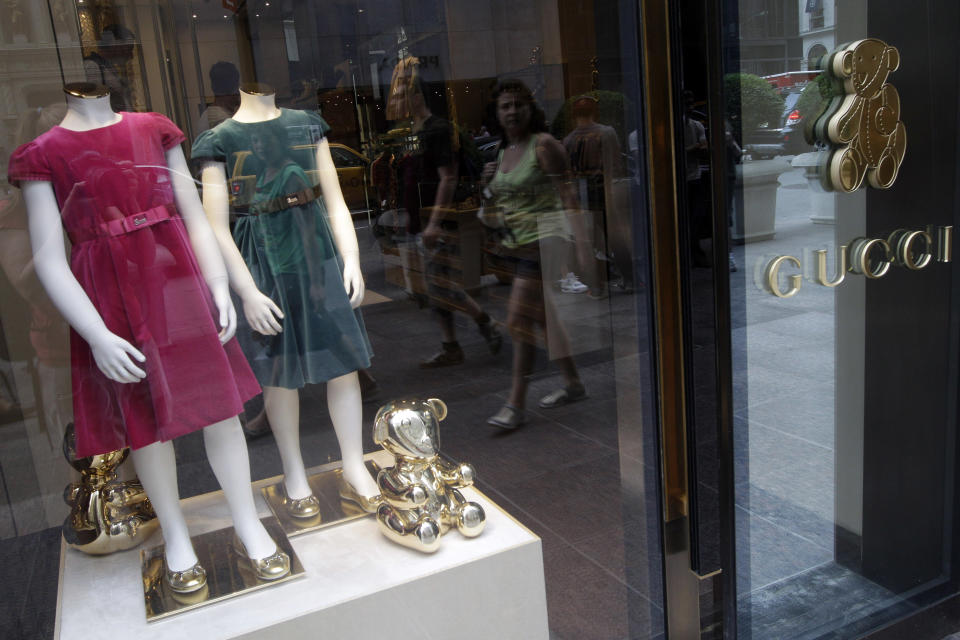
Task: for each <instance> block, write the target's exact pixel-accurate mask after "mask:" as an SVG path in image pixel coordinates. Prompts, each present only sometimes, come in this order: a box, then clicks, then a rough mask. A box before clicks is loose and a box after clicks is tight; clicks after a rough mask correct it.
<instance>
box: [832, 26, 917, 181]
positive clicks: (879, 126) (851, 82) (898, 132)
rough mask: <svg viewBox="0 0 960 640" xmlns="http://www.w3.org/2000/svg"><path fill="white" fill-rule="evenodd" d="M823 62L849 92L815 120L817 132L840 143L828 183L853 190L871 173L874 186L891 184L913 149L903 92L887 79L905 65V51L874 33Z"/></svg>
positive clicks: (835, 151) (835, 99)
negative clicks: (909, 146)
mask: <svg viewBox="0 0 960 640" xmlns="http://www.w3.org/2000/svg"><path fill="white" fill-rule="evenodd" d="M822 66H823V68H824V69H825V71H826V73H827V74H829V75H830V76H831V77H832V78H833V79H834V80H835V81H837V83H838V84H842V86H843V92H844V93H843V94H841V95H840V96H837V97H835V98H834V99H833V102H832V103H831V105H830V107H829V108H828V109H827V110H826V112H825V113H824V114H823V115H822V116H821V117H820V119H819V120H818V121H817V123H816V126H815V131H816V134H817V137H818V138H820V139H821V140H823V141H824V142H827V143H829V144H830V145H831V146H833V147H834V150H833V151H832V152H831V153H830V156H829V159H828V160H827V166H826V172H825V176H824V177H825V179H826V181H827V183H828V186H829V187H831V188H833V189H835V190H837V191H844V192H847V193H850V192H852V191H856V190H857V189H859V188H860V186H861V185H862V184H863V179H864V177H866V179H867V182H868V183H869V184H870V186H872V187H874V188H877V189H887V188H889V187H890V186H891V185H893V182H894V180H896V178H897V172H898V170H899V168H900V163H901V162H902V161H903V155H904V153H905V152H906V149H907V132H906V129H905V128H904V126H903V123H902V122H901V121H900V95H899V94H898V93H897V89H896V87H894V86H893V85H891V84H887V77H888V76H889V75H890V73H892V72H894V71H896V70H897V68H898V67H899V66H900V54H899V52H898V51H897V49H896V48H895V47H891V46H889V45H888V44H886V43H885V42H883V41H882V40H876V39H873V38H869V39H866V40H858V41H856V42H852V43H849V44H846V45H842V46H840V47H839V48H837V49H836V50H835V51H834V52H833V53H831V54H830V55H829V56H825V57H824V59H823V63H822Z"/></svg>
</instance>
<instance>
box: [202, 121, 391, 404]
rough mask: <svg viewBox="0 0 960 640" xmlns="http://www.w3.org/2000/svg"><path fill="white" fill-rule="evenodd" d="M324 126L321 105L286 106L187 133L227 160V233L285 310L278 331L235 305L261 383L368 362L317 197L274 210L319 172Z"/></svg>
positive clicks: (297, 381) (309, 379)
mask: <svg viewBox="0 0 960 640" xmlns="http://www.w3.org/2000/svg"><path fill="white" fill-rule="evenodd" d="M327 131H329V126H328V125H327V123H326V122H324V120H323V118H321V117H320V116H319V115H316V114H314V113H310V112H307V111H291V110H287V109H282V110H281V115H280V117H279V118H275V119H273V120H267V121H265V122H253V123H243V122H237V121H236V120H233V119H232V118H231V119H228V120H225V121H224V122H222V123H221V124H219V125H217V126H216V127H215V128H213V129H211V130H209V131H205V132H203V133H202V134H200V136H199V137H198V138H197V140H196V141H195V142H194V143H193V148H192V154H191V155H192V158H193V160H195V161H196V160H200V159H212V160H217V161H221V162H224V163H225V164H226V170H227V178H228V184H229V188H230V192H231V196H232V203H231V206H232V213H233V214H235V217H236V221H235V223H234V225H233V239H234V241H235V242H236V243H237V247H238V248H239V249H240V255H242V256H243V259H244V261H245V262H246V263H247V267H248V268H249V269H250V274H251V275H252V276H253V280H254V282H255V283H256V285H257V288H258V289H260V291H261V292H263V293H264V294H266V295H267V296H269V297H270V298H271V299H272V300H273V301H274V302H275V303H276V304H277V306H279V307H280V309H281V310H282V311H283V315H284V319H283V320H282V321H281V324H282V326H283V331H282V332H281V333H280V334H278V335H275V336H265V335H262V334H260V333H257V332H256V331H254V330H253V329H252V328H251V327H250V325H249V324H248V323H247V320H246V318H245V317H244V315H243V313H242V312H241V313H238V320H237V339H238V340H239V342H240V346H241V348H242V349H243V352H244V354H245V355H246V356H247V359H248V360H249V362H250V366H251V368H252V369H253V372H254V374H256V376H257V379H258V380H259V382H260V384H261V385H263V386H271V387H285V388H288V389H297V388H300V387H302V386H303V385H304V384H307V383H317V382H325V381H327V380H330V379H332V378H336V377H338V376H341V375H344V374H346V373H350V372H352V371H356V370H357V369H362V368H366V367H368V366H370V357H371V355H372V352H371V348H370V342H369V340H368V339H367V333H366V329H365V328H364V325H363V318H362V317H361V315H360V312H359V310H354V309H351V307H350V300H349V298H348V297H347V292H346V290H345V289H344V285H343V261H342V259H341V257H340V255H339V253H338V251H337V248H336V245H335V244H334V243H333V238H332V234H331V232H330V226H329V223H328V220H327V211H326V208H325V207H324V205H323V199H322V198H319V197H318V198H316V199H312V200H309V201H307V202H305V203H303V204H301V205H299V206H286V205H283V206H284V208H281V209H279V210H273V209H275V208H276V207H277V203H278V202H284V203H285V197H286V196H289V195H290V194H296V193H298V192H299V193H301V194H302V193H304V192H306V191H308V190H309V189H310V188H311V187H313V186H314V184H315V183H316V182H317V180H316V178H315V177H314V178H313V179H311V177H310V174H311V173H312V172H314V171H315V170H316V166H315V158H316V145H317V144H319V143H320V140H322V138H323V137H324V136H325V135H326V132H327ZM235 174H236V175H235ZM314 176H315V174H314ZM278 199H279V200H278ZM264 210H267V211H269V212H267V213H264V212H263V211H264ZM236 306H237V309H238V311H240V310H241V309H242V306H241V305H240V304H239V302H238V303H237V305H236Z"/></svg>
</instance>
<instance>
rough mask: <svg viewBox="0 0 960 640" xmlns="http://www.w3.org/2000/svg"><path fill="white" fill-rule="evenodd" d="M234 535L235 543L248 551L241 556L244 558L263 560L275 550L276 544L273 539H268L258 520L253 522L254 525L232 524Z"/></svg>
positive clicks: (268, 535) (267, 534)
mask: <svg viewBox="0 0 960 640" xmlns="http://www.w3.org/2000/svg"><path fill="white" fill-rule="evenodd" d="M234 533H235V537H236V538H237V541H238V542H240V543H241V544H242V545H243V547H244V549H247V550H249V553H244V554H243V555H245V556H249V557H251V558H265V557H267V556H269V555H271V554H273V553H274V552H276V550H277V543H276V542H274V541H273V538H271V537H270V534H269V533H267V530H266V529H265V528H264V526H263V523H262V522H260V521H259V520H256V521H254V523H249V524H248V523H245V525H238V524H236V523H234ZM234 546H236V545H234Z"/></svg>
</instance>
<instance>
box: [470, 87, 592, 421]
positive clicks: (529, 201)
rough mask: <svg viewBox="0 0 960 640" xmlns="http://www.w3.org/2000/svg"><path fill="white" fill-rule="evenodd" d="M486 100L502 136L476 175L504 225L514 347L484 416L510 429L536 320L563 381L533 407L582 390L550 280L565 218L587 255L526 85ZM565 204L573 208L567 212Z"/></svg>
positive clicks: (563, 162) (564, 167)
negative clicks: (494, 407) (502, 395)
mask: <svg viewBox="0 0 960 640" xmlns="http://www.w3.org/2000/svg"><path fill="white" fill-rule="evenodd" d="M494 101H495V104H496V114H497V124H498V125H499V126H498V128H500V129H501V131H502V133H503V138H502V142H501V143H500V150H499V152H498V158H497V161H496V162H490V163H488V164H487V165H486V166H485V167H484V172H483V178H484V181H485V182H486V183H487V187H486V189H488V191H489V193H490V194H491V195H492V200H493V202H494V203H495V204H496V206H498V207H500V208H501V209H502V211H503V212H504V217H503V220H504V224H505V226H506V229H507V231H508V232H509V233H507V234H505V237H504V239H503V240H501V244H502V247H501V248H500V253H501V256H502V257H503V258H505V260H506V263H507V265H508V268H509V269H510V270H511V271H512V273H513V284H512V285H511V289H510V302H509V308H508V310H507V325H508V326H509V328H510V335H511V336H512V338H513V348H514V350H513V383H512V386H511V389H510V396H509V397H508V399H507V402H506V404H504V405H503V407H501V409H500V411H498V412H497V413H496V414H494V415H493V416H491V417H490V418H489V419H488V420H487V422H488V424H490V425H492V426H495V427H501V428H504V429H515V428H517V427H519V426H520V425H522V424H523V423H524V422H525V421H526V414H525V411H524V407H525V406H526V395H527V386H528V384H529V376H530V373H531V371H532V369H533V360H534V340H535V334H536V328H537V327H538V326H539V327H540V328H541V330H542V331H543V333H544V338H545V342H546V345H547V352H548V354H549V356H550V358H551V359H552V360H555V361H556V362H557V364H558V365H559V366H560V369H561V371H562V373H563V378H564V383H565V384H564V386H563V387H561V388H559V389H557V390H555V391H553V392H552V393H549V394H547V395H545V396H544V397H542V398H541V399H540V403H539V406H540V407H541V408H543V409H551V408H555V407H560V406H563V405H565V404H567V403H570V402H574V401H576V400H580V399H581V398H584V397H585V396H586V390H585V389H584V386H583V383H581V382H580V377H579V374H578V373H577V368H576V365H575V364H574V362H573V357H572V356H571V348H570V338H569V337H568V335H567V332H566V329H565V328H564V326H563V324H562V323H561V321H560V318H559V315H558V314H557V309H556V302H555V300H554V293H553V286H552V283H553V282H554V281H555V280H556V279H557V278H558V277H559V276H560V271H559V270H560V269H561V265H564V264H566V261H567V260H569V258H570V254H571V244H570V235H571V234H570V225H571V224H572V225H573V226H574V229H575V233H574V238H575V239H576V240H577V248H578V249H579V250H580V251H579V252H580V253H581V262H582V263H583V264H586V262H587V260H589V255H590V246H589V243H588V242H587V238H586V237H585V236H586V234H585V233H584V231H583V229H582V223H583V221H582V220H581V219H580V215H579V206H578V203H577V201H576V195H575V194H574V193H573V191H572V190H571V189H570V186H569V183H568V178H569V173H570V171H569V163H568V160H567V155H566V153H565V150H564V148H563V146H562V145H561V144H560V143H559V142H557V140H555V139H554V138H553V137H552V136H550V134H548V133H545V131H546V122H545V117H544V114H543V110H542V109H540V108H539V107H538V106H537V104H536V103H535V102H534V99H533V95H532V94H531V93H530V90H529V89H528V88H527V87H526V85H524V84H523V83H522V82H520V81H517V80H508V81H504V82H503V83H501V84H500V86H499V87H498V88H497V89H496V91H495V92H494ZM568 211H572V212H576V213H574V214H573V215H572V216H569V217H568V215H567V212H568Z"/></svg>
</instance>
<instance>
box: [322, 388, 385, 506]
mask: <svg viewBox="0 0 960 640" xmlns="http://www.w3.org/2000/svg"><path fill="white" fill-rule="evenodd" d="M327 408H328V409H329V410H330V420H331V421H332V422H333V430H334V431H336V433H337V441H338V442H339V443H340V458H341V459H342V460H343V477H344V479H346V481H347V482H349V483H350V484H351V485H353V488H354V489H356V490H357V492H358V493H360V495H362V496H364V497H367V498H370V497H373V496H375V495H377V494H379V493H380V490H379V489H378V488H377V483H376V482H374V481H373V478H372V477H371V476H370V474H369V473H368V472H367V468H366V466H365V465H364V464H363V399H362V398H361V396H360V381H359V379H358V378H357V372H356V371H354V372H353V373H348V374H346V375H342V376H340V377H339V378H334V379H333V380H330V381H328V382H327Z"/></svg>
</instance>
